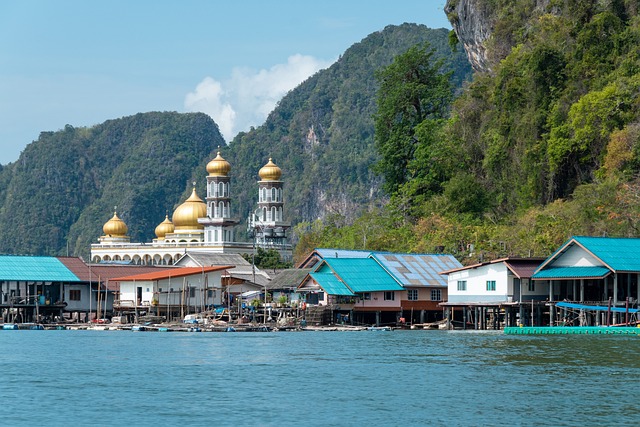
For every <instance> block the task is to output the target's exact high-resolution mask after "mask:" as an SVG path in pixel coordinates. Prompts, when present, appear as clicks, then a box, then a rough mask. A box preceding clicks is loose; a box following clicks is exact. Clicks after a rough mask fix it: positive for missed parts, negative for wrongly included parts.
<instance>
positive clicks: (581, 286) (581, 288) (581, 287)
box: [580, 279, 584, 302]
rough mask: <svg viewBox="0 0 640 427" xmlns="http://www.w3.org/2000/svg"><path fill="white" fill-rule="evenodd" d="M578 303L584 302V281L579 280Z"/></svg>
mask: <svg viewBox="0 0 640 427" xmlns="http://www.w3.org/2000/svg"><path fill="white" fill-rule="evenodd" d="M580 302H584V279H580Z"/></svg>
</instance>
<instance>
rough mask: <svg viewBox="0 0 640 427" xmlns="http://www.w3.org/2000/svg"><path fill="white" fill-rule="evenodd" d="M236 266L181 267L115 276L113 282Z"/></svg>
mask: <svg viewBox="0 0 640 427" xmlns="http://www.w3.org/2000/svg"><path fill="white" fill-rule="evenodd" d="M231 268H234V266H233V265H223V266H219V265H217V266H213V267H181V268H172V269H169V270H164V271H155V272H152V273H143V274H136V275H134V276H124V277H114V278H112V279H110V281H112V282H132V281H136V280H160V279H168V278H170V277H184V276H190V275H192V274H201V273H210V272H212V271H220V270H228V269H231Z"/></svg>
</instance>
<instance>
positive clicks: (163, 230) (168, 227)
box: [156, 215, 175, 239]
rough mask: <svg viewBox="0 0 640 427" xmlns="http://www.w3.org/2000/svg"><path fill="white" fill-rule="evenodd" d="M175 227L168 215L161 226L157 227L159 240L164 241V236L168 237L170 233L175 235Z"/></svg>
mask: <svg viewBox="0 0 640 427" xmlns="http://www.w3.org/2000/svg"><path fill="white" fill-rule="evenodd" d="M174 229H175V227H174V226H173V223H172V222H171V220H170V219H169V215H167V216H166V217H165V218H164V221H162V222H161V223H160V224H158V226H157V227H156V237H157V238H158V239H162V238H164V236H166V235H167V234H169V233H173V231H174Z"/></svg>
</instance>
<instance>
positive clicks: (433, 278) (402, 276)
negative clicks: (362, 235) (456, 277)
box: [371, 252, 462, 287]
mask: <svg viewBox="0 0 640 427" xmlns="http://www.w3.org/2000/svg"><path fill="white" fill-rule="evenodd" d="M371 257H372V258H374V259H377V260H378V261H379V262H380V264H382V265H383V266H384V268H385V269H386V270H387V271H389V272H390V273H391V274H393V275H394V276H395V278H396V279H397V280H398V281H399V282H400V283H401V284H402V285H403V286H439V287H440V286H443V287H446V286H447V279H446V278H445V277H443V276H441V275H440V274H439V273H440V272H441V271H444V270H451V269H454V268H459V267H462V264H460V261H458V260H457V259H456V258H455V257H454V256H453V255H444V254H394V253H378V252H374V253H372V255H371Z"/></svg>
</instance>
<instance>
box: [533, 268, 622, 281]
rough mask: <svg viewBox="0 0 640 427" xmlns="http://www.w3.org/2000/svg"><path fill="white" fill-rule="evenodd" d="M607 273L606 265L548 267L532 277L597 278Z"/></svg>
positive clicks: (608, 271)
mask: <svg viewBox="0 0 640 427" xmlns="http://www.w3.org/2000/svg"><path fill="white" fill-rule="evenodd" d="M609 273H611V270H609V269H608V268H606V267H550V268H545V269H543V270H541V271H539V272H537V273H535V274H534V275H533V277H532V279H586V278H598V279H599V278H602V277H604V276H606V275H607V274H609Z"/></svg>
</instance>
